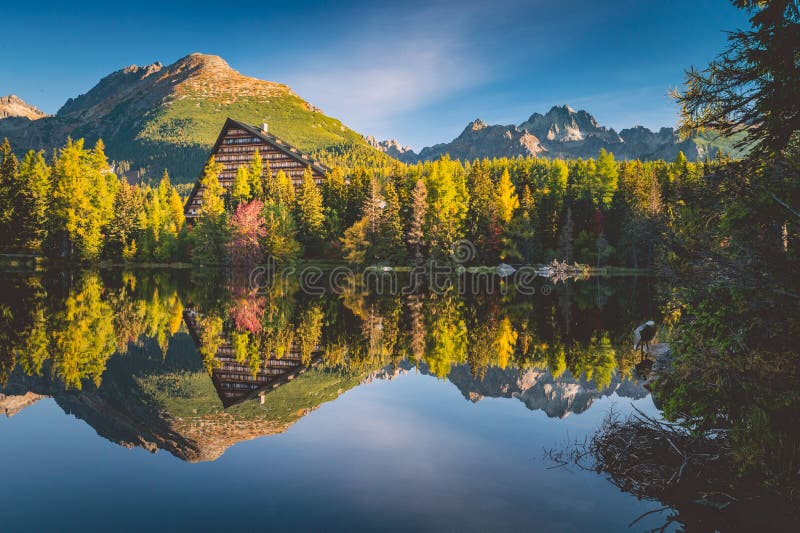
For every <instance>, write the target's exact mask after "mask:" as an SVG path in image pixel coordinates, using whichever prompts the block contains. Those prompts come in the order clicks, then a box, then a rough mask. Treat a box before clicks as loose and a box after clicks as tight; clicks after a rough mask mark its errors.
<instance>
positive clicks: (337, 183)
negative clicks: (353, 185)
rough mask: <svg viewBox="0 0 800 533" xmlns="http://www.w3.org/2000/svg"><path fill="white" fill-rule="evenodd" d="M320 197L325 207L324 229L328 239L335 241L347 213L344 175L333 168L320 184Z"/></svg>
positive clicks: (337, 168)
mask: <svg viewBox="0 0 800 533" xmlns="http://www.w3.org/2000/svg"><path fill="white" fill-rule="evenodd" d="M322 197H323V200H324V205H325V229H326V233H327V235H328V237H330V238H331V239H335V238H336V237H338V236H339V235H340V234H341V231H342V224H343V220H344V217H345V215H346V212H347V184H346V183H345V180H344V173H343V172H342V169H341V168H339V167H334V169H333V170H331V172H329V173H328V175H327V176H326V178H325V181H324V182H323V184H322Z"/></svg>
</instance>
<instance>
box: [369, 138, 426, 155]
mask: <svg viewBox="0 0 800 533" xmlns="http://www.w3.org/2000/svg"><path fill="white" fill-rule="evenodd" d="M364 140H365V141H366V142H367V144H369V145H370V146H372V147H373V148H375V149H377V150H380V151H381V152H383V153H385V154H386V155H388V156H389V157H394V158H395V159H399V160H401V161H403V160H405V159H406V158H407V157H409V155H410V156H411V157H412V158H413V157H416V154H415V153H414V151H413V150H412V149H411V147H410V146H403V145H402V144H400V143H399V142H398V141H396V140H394V139H389V140H386V141H379V140H377V139H376V138H375V137H373V136H372V135H367V136H366V137H364Z"/></svg>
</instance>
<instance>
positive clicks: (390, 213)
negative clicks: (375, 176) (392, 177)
mask: <svg viewBox="0 0 800 533" xmlns="http://www.w3.org/2000/svg"><path fill="white" fill-rule="evenodd" d="M384 194H385V197H386V202H385V204H386V205H385V207H384V208H383V215H382V217H381V224H380V229H379V231H378V238H377V240H376V246H375V248H376V250H375V256H376V258H378V259H379V260H382V261H388V262H390V263H392V264H399V263H401V262H403V261H404V259H405V253H404V252H405V246H404V245H403V225H402V222H401V220H400V198H398V196H397V191H396V189H395V187H394V184H393V183H392V182H391V181H390V182H388V183H387V184H386V188H385V190H384Z"/></svg>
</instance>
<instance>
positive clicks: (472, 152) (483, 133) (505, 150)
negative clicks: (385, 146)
mask: <svg viewBox="0 0 800 533" xmlns="http://www.w3.org/2000/svg"><path fill="white" fill-rule="evenodd" d="M544 151H545V148H544V147H543V146H542V144H541V142H539V139H537V138H536V137H535V136H534V135H531V134H530V133H528V132H527V131H526V130H524V129H520V128H517V127H516V126H489V125H488V124H486V123H485V122H483V121H482V120H480V119H476V120H473V121H472V122H470V123H469V124H467V127H466V128H464V131H463V132H461V135H459V136H458V137H456V138H455V139H454V140H453V141H451V142H449V143H442V144H437V145H434V146H430V147H427V148H423V149H422V150H421V151H420V153H419V158H420V159H422V160H426V161H427V160H431V159H438V158H439V157H441V156H443V155H445V154H450V155H451V156H452V157H454V158H457V159H464V160H471V159H475V158H478V159H482V158H484V157H516V156H518V155H521V156H523V157H529V156H531V157H533V156H538V155H541V154H542V153H543V152H544ZM412 153H413V152H412ZM456 154H457V155H456Z"/></svg>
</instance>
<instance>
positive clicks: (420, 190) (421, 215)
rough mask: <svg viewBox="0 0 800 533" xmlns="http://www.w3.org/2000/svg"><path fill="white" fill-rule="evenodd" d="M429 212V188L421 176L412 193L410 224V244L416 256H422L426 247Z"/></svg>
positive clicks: (408, 239) (408, 237)
mask: <svg viewBox="0 0 800 533" xmlns="http://www.w3.org/2000/svg"><path fill="white" fill-rule="evenodd" d="M427 214H428V189H427V187H425V181H424V180H423V179H422V178H420V179H418V180H417V184H416V185H415V186H414V191H413V192H412V194H411V221H410V223H409V226H408V236H407V242H408V245H409V246H410V247H411V249H412V250H413V253H414V255H415V257H417V258H419V257H421V254H422V250H423V249H424V247H425V244H426V242H425V220H426V217H427Z"/></svg>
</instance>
